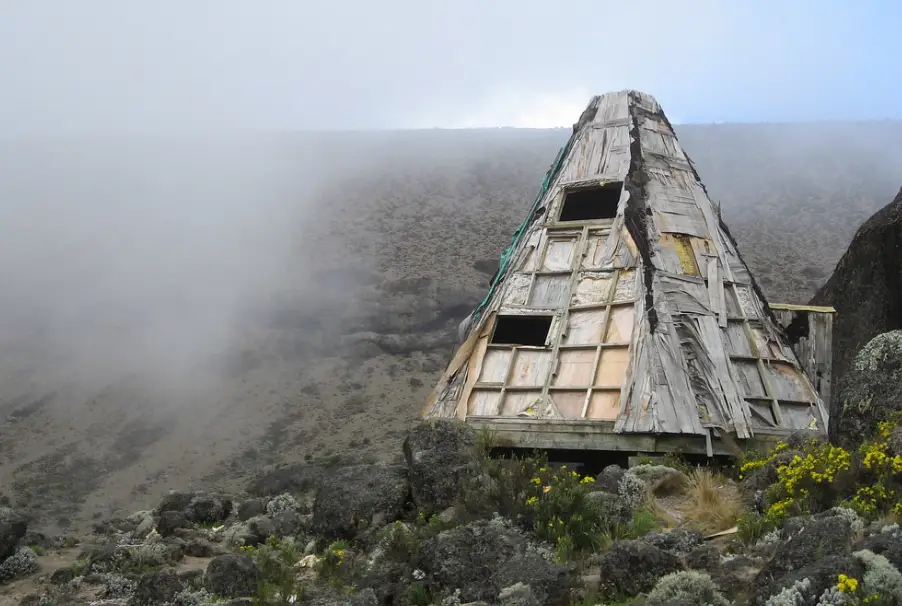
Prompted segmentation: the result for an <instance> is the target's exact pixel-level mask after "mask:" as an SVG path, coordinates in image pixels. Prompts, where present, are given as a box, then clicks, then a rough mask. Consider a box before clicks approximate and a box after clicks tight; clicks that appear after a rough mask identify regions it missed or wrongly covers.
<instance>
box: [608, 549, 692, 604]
mask: <svg viewBox="0 0 902 606" xmlns="http://www.w3.org/2000/svg"><path fill="white" fill-rule="evenodd" d="M595 560H596V563H597V565H598V569H599V575H600V579H601V581H600V588H601V590H602V592H604V593H605V594H606V595H609V596H612V597H619V596H635V595H638V594H640V593H642V592H646V591H649V590H651V589H652V588H653V587H654V586H655V584H656V583H657V582H658V579H660V578H661V577H664V576H666V575H668V574H670V573H672V572H677V571H679V570H682V569H683V564H682V562H680V559H679V558H678V557H677V556H675V555H674V554H672V553H669V552H667V551H664V550H663V549H660V548H658V547H655V546H654V545H652V544H651V543H646V542H645V541H642V540H636V541H615V542H614V544H613V545H612V546H611V549H609V550H608V551H606V552H604V553H601V554H599V555H597V556H595Z"/></svg>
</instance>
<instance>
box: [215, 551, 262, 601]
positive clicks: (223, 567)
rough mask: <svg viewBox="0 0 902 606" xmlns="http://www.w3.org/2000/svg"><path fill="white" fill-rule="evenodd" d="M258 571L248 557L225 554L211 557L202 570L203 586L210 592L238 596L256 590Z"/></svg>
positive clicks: (252, 592)
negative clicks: (205, 567) (203, 570)
mask: <svg viewBox="0 0 902 606" xmlns="http://www.w3.org/2000/svg"><path fill="white" fill-rule="evenodd" d="M259 579H260V571H259V570H258V569H257V565H256V564H255V563H254V561H253V560H251V559H250V558H249V557H247V556H244V555H239V554H234V553H230V554H226V555H221V556H217V557H215V558H213V559H212V560H210V563H209V564H207V569H206V571H205V572H204V588H205V589H206V590H207V591H209V592H210V593H213V594H216V595H220V596H225V597H227V598H238V597H243V596H252V595H255V594H256V592H257V582H258V580H259Z"/></svg>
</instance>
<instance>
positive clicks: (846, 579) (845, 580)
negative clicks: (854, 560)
mask: <svg viewBox="0 0 902 606" xmlns="http://www.w3.org/2000/svg"><path fill="white" fill-rule="evenodd" d="M838 580H839V582H838V583H837V584H836V588H837V589H839V591H840V592H842V593H853V592H854V591H856V590H857V589H858V579H856V578H854V577H850V576H848V575H845V574H841V575H839V577H838Z"/></svg>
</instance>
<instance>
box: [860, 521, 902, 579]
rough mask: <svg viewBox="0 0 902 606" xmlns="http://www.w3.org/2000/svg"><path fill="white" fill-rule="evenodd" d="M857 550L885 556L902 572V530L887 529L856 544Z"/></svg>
mask: <svg viewBox="0 0 902 606" xmlns="http://www.w3.org/2000/svg"><path fill="white" fill-rule="evenodd" d="M854 548H855V550H856V551H860V550H865V549H866V550H868V551H872V552H873V553H876V554H878V555H882V556H884V557H885V558H886V559H887V560H889V561H890V563H892V565H893V566H895V567H896V568H898V569H899V570H902V530H900V529H899V527H898V526H896V527H889V526H888V527H886V529H884V531H882V532H878V533H876V534H873V535H871V536H869V537H865V538H864V539H861V540H860V541H858V542H857V543H856V544H855V547H854Z"/></svg>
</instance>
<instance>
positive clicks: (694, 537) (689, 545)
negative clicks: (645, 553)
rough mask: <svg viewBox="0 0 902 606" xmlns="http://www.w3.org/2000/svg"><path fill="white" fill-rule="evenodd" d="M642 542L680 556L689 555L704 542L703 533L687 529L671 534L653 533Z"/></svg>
mask: <svg viewBox="0 0 902 606" xmlns="http://www.w3.org/2000/svg"><path fill="white" fill-rule="evenodd" d="M642 540H643V541H645V542H646V543H650V544H651V545H654V546H655V547H657V548H658V549H663V550H664V551H669V552H671V553H673V554H676V555H679V556H684V555H687V554H688V553H689V552H691V551H692V550H693V549H695V548H696V547H698V546H699V545H701V544H702V543H703V541H704V539H703V538H702V533H700V532H698V531H696V530H689V529H686V528H677V529H675V530H672V531H670V532H653V533H650V534H647V535H645V536H644V537H642Z"/></svg>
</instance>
